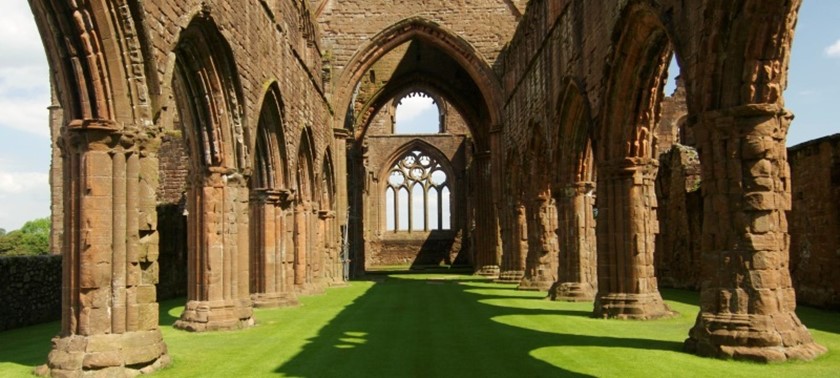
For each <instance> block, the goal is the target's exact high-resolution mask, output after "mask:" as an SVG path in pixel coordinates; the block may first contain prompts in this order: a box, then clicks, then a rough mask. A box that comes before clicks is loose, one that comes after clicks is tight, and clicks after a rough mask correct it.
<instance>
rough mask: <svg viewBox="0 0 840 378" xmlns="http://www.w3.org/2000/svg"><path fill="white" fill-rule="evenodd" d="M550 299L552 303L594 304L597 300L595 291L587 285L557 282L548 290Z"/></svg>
mask: <svg viewBox="0 0 840 378" xmlns="http://www.w3.org/2000/svg"><path fill="white" fill-rule="evenodd" d="M548 297H549V299H551V300H552V301H564V302H592V301H594V300H595V289H594V288H593V287H592V285H590V284H587V283H581V282H562V283H561V282H555V283H554V285H552V286H551V289H549V290H548Z"/></svg>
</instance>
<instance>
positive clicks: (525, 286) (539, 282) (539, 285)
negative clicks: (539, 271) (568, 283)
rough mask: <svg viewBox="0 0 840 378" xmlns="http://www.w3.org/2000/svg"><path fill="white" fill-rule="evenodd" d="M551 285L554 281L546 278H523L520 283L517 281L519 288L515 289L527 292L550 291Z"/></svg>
mask: <svg viewBox="0 0 840 378" xmlns="http://www.w3.org/2000/svg"><path fill="white" fill-rule="evenodd" d="M553 284H554V280H553V279H549V278H548V277H524V278H522V280H521V281H519V286H517V287H516V289H517V290H527V291H548V289H551V286H552V285H553Z"/></svg>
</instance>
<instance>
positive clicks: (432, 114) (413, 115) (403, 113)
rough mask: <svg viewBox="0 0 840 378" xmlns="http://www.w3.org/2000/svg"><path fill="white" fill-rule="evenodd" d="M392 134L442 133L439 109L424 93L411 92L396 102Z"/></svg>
mask: <svg viewBox="0 0 840 378" xmlns="http://www.w3.org/2000/svg"><path fill="white" fill-rule="evenodd" d="M396 108H397V109H396V115H395V118H394V123H395V124H394V134H437V133H440V132H442V131H443V130H442V127H441V125H442V123H441V119H440V118H441V117H440V108H438V104H437V102H435V100H434V99H433V98H432V97H431V96H429V95H428V94H426V93H424V92H411V93H409V94H408V95H406V96H405V97H403V98H401V99H399V101H397V106H396Z"/></svg>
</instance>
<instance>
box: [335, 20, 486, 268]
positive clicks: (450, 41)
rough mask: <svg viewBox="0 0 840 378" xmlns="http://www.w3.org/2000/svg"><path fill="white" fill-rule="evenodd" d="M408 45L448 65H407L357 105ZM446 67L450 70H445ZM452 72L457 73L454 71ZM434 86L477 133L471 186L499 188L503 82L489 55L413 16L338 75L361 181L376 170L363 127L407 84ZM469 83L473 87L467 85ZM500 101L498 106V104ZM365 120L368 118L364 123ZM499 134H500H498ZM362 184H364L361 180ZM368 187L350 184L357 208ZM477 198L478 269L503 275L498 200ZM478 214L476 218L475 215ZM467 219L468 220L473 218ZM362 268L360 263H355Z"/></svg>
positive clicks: (360, 255) (473, 234)
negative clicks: (386, 62) (496, 152)
mask: <svg viewBox="0 0 840 378" xmlns="http://www.w3.org/2000/svg"><path fill="white" fill-rule="evenodd" d="M404 44H409V45H410V46H409V49H411V48H414V47H415V46H416V47H417V48H418V49H420V50H421V51H424V52H426V53H431V54H437V55H438V56H441V57H442V58H443V60H444V61H445V62H446V64H444V65H443V67H437V68H436V71H434V72H424V74H425V75H426V77H420V76H419V75H416V74H415V73H417V72H418V71H420V70H418V69H416V67H411V66H410V65H409V67H407V68H406V69H405V70H403V71H406V72H402V71H401V74H400V75H399V76H397V77H394V78H392V79H393V80H390V81H388V82H387V84H385V85H384V87H383V88H380V90H378V91H376V93H373V94H372V95H371V96H370V97H369V98H368V99H366V100H363V101H361V104H356V103H355V102H354V101H358V99H355V98H354V94H358V93H357V91H358V89H359V86H360V85H361V79H362V77H363V76H364V75H366V74H369V71H370V70H371V67H373V66H374V65H375V64H377V62H378V61H379V60H380V59H382V58H383V57H384V56H386V55H387V54H389V53H391V52H392V51H394V50H395V49H396V48H398V47H400V46H402V45H404ZM444 68H445V69H444ZM452 72H457V74H456V75H455V76H452ZM452 81H458V82H459V83H461V84H466V86H465V87H462V88H461V89H460V90H458V88H459V87H458V86H453V85H451V82H452ZM418 83H419V84H420V85H421V86H429V87H432V88H434V89H436V90H438V91H439V92H441V94H443V95H444V96H445V97H447V100H448V101H450V102H451V103H452V104H453V105H455V106H456V107H457V108H458V109H459V110H460V111H461V112H462V113H463V114H464V115H465V117H466V118H468V120H469V124H468V127H469V128H470V134H471V136H472V137H473V140H474V145H475V149H476V150H478V151H477V153H473V154H472V157H473V159H474V160H473V162H472V164H471V166H470V169H471V171H472V172H473V173H472V174H470V175H469V176H468V177H469V178H470V181H471V182H470V186H471V187H473V186H474V187H487V188H490V187H494V186H493V185H492V182H493V179H492V177H493V175H492V171H491V170H492V165H491V145H492V143H491V142H490V139H491V135H490V134H491V133H490V129H492V128H493V125H495V124H496V123H497V121H498V120H499V119H500V118H499V115H500V114H499V111H500V110H501V106H499V105H498V104H499V103H500V102H499V101H500V98H501V93H502V92H501V86H500V85H499V83H498V81H497V79H496V76H495V74H494V73H493V71H492V69H490V67H489V66H488V65H487V63H486V61H485V59H483V58H482V57H481V56H480V54H479V53H478V52H477V51H476V50H475V49H474V48H472V46H470V45H469V44H468V43H467V42H466V41H464V40H463V39H462V38H460V37H458V36H457V35H454V34H452V33H450V32H449V31H447V30H445V29H443V28H442V27H441V26H440V25H438V24H436V23H433V22H430V21H428V20H425V19H423V18H410V19H406V20H402V21H400V22H398V23H396V24H394V25H392V26H389V27H387V28H385V29H384V30H383V31H381V32H380V33H379V34H377V35H376V36H374V37H373V38H372V40H371V42H370V43H369V44H366V45H364V46H362V47H361V48H360V49H359V50H357V52H356V54H355V55H354V56H353V58H352V59H351V60H350V62H349V63H348V64H347V65H346V66H345V67H344V68H343V71H342V73H341V75H340V76H339V80H338V87H337V88H338V89H337V93H336V97H335V98H336V99H337V100H336V104H337V106H338V108H339V109H347V112H346V113H343V112H342V113H339V116H338V117H337V120H338V121H339V122H341V123H342V124H344V125H348V126H349V127H355V126H358V128H356V129H355V130H354V131H355V133H354V135H355V136H356V138H357V139H356V142H355V143H354V150H355V151H354V152H353V153H352V154H351V156H353V158H354V160H355V163H354V164H353V166H354V170H353V175H355V177H357V180H354V181H356V182H357V183H363V182H367V181H368V177H369V176H370V175H372V174H374V172H368V171H365V165H364V159H365V155H366V154H368V153H369V152H367V151H365V146H364V141H363V138H364V132H365V130H366V127H367V123H368V121H367V120H369V119H370V118H371V116H372V115H374V114H375V113H376V111H377V110H379V109H381V108H382V107H383V106H384V105H385V104H386V103H387V102H388V101H389V100H391V98H393V96H395V95H397V94H398V93H400V91H403V90H404V89H405V88H408V87H411V86H415V85H418ZM464 88H467V89H468V90H466V91H465V90H464ZM493 104H496V105H493ZM359 120H362V121H363V122H364V123H361V124H360V123H359ZM497 136H498V135H497ZM360 185H361V184H360ZM364 190H366V189H365V188H363V187H356V188H351V191H353V192H355V194H351V198H354V200H353V203H354V206H351V211H355V210H353V209H359V208H360V207H361V204H362V199H361V197H362V195H361V193H362V192H364ZM476 195H477V196H478V198H476V199H475V200H474V201H472V202H471V204H473V205H474V206H475V208H476V212H475V213H474V214H475V215H474V220H475V221H476V225H475V229H474V231H473V230H472V229H470V231H469V235H466V237H468V239H469V240H472V241H475V245H474V246H473V250H474V251H475V257H474V258H472V259H470V260H472V261H474V262H475V269H476V270H478V271H486V272H489V274H494V275H497V274H498V265H499V261H498V260H499V256H498V254H497V249H498V246H497V244H498V243H497V242H498V237H497V234H498V229H497V220H496V214H495V209H494V205H493V193H492V191H477V192H476ZM463 214H464V215H468V214H469V216H472V214H473V213H472V212H464V213H463ZM352 218H355V219H356V220H357V221H356V223H354V224H353V225H352V228H353V230H354V231H353V232H352V233H351V235H352V238H353V239H354V240H356V242H353V246H354V256H355V257H354V260H355V261H365V259H364V254H365V251H364V246H363V244H364V243H363V242H362V240H363V238H364V236H363V235H364V232H365V231H364V230H365V227H366V226H365V225H364V221H363V220H362V217H360V216H355V217H351V219H352ZM471 219H473V218H471ZM471 219H470V220H466V223H472V222H471ZM354 270H355V271H357V272H359V271H360V268H359V267H356V268H355V269H354Z"/></svg>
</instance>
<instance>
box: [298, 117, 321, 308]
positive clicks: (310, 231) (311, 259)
mask: <svg viewBox="0 0 840 378" xmlns="http://www.w3.org/2000/svg"><path fill="white" fill-rule="evenodd" d="M311 133H312V131H311V129H310V128H308V127H307V128H304V129H303V131H302V132H301V138H300V143H299V144H298V154H297V171H296V176H295V177H296V183H297V191H296V195H295V204H294V209H295V210H294V214H295V216H294V224H295V232H294V244H295V258H294V261H295V263H294V266H295V280H294V284H295V288H296V290H297V291H298V293H301V294H315V293H320V292H322V291H323V290H324V288H325V283H324V282H323V255H322V254H321V253H320V252H321V249H320V248H318V239H317V228H316V225H317V223H316V220H315V218H316V216H317V215H318V210H319V209H318V206H317V205H318V202H317V199H318V191H319V190H320V188H319V187H318V186H317V185H316V181H315V169H314V167H315V157H314V154H313V145H314V141H313V138H312V134H311Z"/></svg>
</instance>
